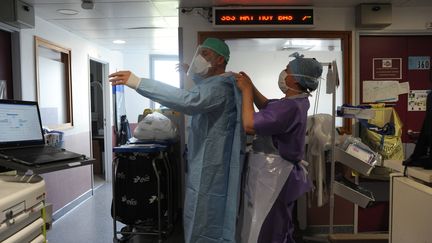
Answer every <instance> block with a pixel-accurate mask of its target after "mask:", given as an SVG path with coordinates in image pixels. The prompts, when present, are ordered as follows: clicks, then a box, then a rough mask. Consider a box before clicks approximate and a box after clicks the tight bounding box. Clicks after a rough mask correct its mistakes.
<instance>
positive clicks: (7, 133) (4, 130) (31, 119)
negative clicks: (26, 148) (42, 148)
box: [0, 100, 44, 147]
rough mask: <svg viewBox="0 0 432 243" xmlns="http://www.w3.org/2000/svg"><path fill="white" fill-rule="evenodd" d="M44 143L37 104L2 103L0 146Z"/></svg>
mask: <svg viewBox="0 0 432 243" xmlns="http://www.w3.org/2000/svg"><path fill="white" fill-rule="evenodd" d="M40 143H44V137H43V131H42V126H41V122H40V116H39V109H38V105H37V103H36V102H30V101H5V100H2V101H0V146H2V147H3V146H4V145H9V146H21V145H31V144H40Z"/></svg>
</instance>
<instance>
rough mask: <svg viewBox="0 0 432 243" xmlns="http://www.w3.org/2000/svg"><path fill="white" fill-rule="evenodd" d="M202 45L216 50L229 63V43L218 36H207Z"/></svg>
mask: <svg viewBox="0 0 432 243" xmlns="http://www.w3.org/2000/svg"><path fill="white" fill-rule="evenodd" d="M201 47H205V48H209V49H211V50H213V51H214V52H216V53H217V54H219V55H221V56H223V57H224V58H225V62H227V63H228V60H229V58H230V50H229V47H228V45H227V44H226V43H225V42H224V41H223V40H220V39H217V38H207V39H206V40H205V41H204V42H203V43H202V45H201Z"/></svg>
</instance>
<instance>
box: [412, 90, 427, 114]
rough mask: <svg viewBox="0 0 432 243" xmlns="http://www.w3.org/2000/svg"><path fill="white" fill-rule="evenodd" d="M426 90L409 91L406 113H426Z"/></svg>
mask: <svg viewBox="0 0 432 243" xmlns="http://www.w3.org/2000/svg"><path fill="white" fill-rule="evenodd" d="M428 92H429V91H428V90H410V92H409V94H408V111H426V97H427V95H428Z"/></svg>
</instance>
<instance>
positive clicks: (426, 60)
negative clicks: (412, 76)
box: [408, 56, 430, 70]
mask: <svg viewBox="0 0 432 243" xmlns="http://www.w3.org/2000/svg"><path fill="white" fill-rule="evenodd" d="M429 69H430V57H429V56H410V57H408V70H429Z"/></svg>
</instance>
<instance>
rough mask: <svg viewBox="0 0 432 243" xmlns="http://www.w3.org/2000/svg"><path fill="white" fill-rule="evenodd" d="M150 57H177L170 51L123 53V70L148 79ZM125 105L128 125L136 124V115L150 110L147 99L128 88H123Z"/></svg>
mask: <svg viewBox="0 0 432 243" xmlns="http://www.w3.org/2000/svg"><path fill="white" fill-rule="evenodd" d="M150 55H178V53H173V52H172V51H169V52H162V51H157V52H156V51H155V52H141V53H140V52H138V53H124V65H123V67H124V68H123V69H125V70H130V71H132V72H133V73H134V74H135V75H137V76H138V77H141V78H150ZM125 104H126V116H127V118H128V120H129V123H136V122H138V115H139V114H142V113H143V111H144V109H146V108H150V100H149V99H147V98H145V97H143V96H141V95H140V94H138V93H137V92H136V91H135V90H132V89H130V88H128V87H125Z"/></svg>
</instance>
